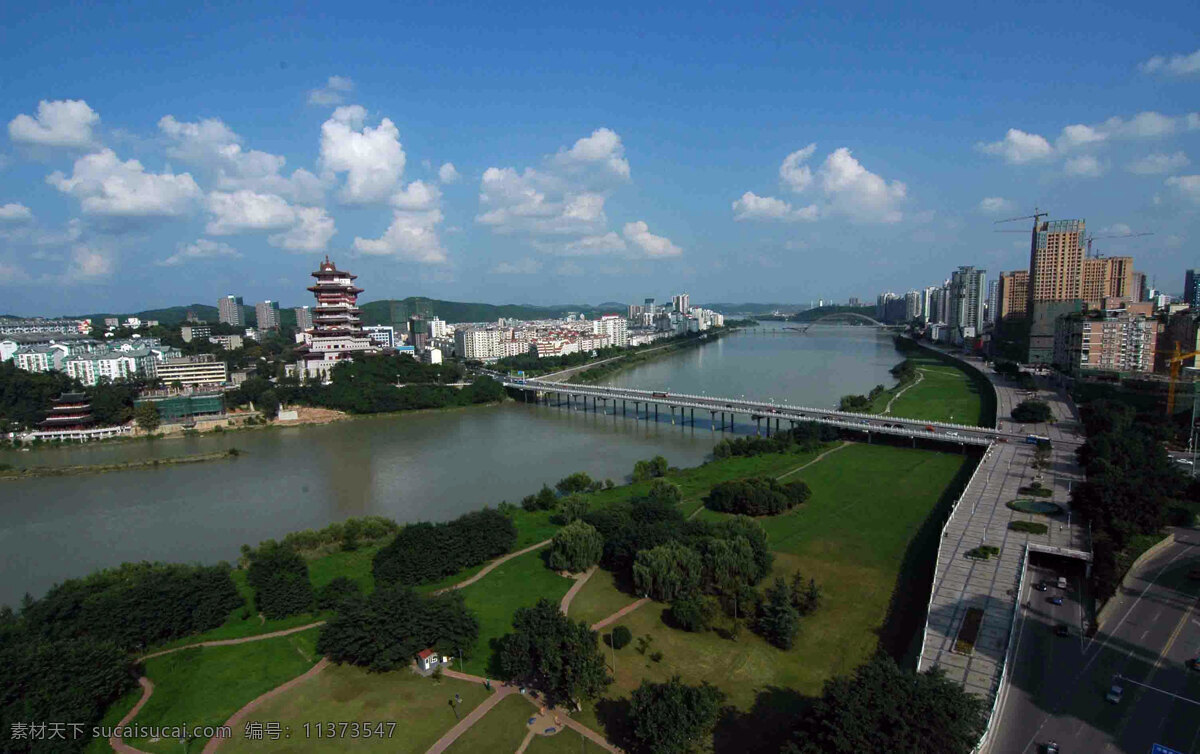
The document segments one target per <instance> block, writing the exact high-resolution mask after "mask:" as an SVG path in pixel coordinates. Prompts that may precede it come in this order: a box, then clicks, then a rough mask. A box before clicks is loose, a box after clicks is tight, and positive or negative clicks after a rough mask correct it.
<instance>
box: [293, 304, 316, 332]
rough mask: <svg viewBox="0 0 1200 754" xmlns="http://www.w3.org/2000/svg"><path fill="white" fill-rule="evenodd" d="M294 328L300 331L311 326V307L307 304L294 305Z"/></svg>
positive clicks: (309, 328)
mask: <svg viewBox="0 0 1200 754" xmlns="http://www.w3.org/2000/svg"><path fill="white" fill-rule="evenodd" d="M295 311H296V329H297V330H299V331H300V332H304V331H305V330H311V329H312V326H313V321H312V309H310V308H309V307H307V306H297V307H296V310H295Z"/></svg>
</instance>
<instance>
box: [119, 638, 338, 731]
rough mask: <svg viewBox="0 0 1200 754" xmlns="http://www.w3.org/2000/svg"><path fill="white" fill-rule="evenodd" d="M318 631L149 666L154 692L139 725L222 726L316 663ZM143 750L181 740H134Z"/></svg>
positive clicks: (205, 650)
mask: <svg viewBox="0 0 1200 754" xmlns="http://www.w3.org/2000/svg"><path fill="white" fill-rule="evenodd" d="M316 641H317V630H316V629H313V630H311V631H303V632H300V633H297V634H292V635H291V636H282V637H279V638H277V639H265V640H263V641H258V642H250V643H247V644H237V645H233V646H226V647H195V648H192V649H185V650H182V651H180V652H175V653H173V654H169V655H164V656H162V657H155V658H153V659H151V660H147V661H146V677H148V678H149V679H150V680H151V681H153V682H154V693H153V694H152V695H151V697H150V699H149V701H147V702H146V706H145V707H142V710H141V712H139V713H138V716H137V717H136V718H134V720H133V723H134V724H136V725H159V726H162V725H184V724H186V725H189V726H192V725H222V724H224V723H225V721H226V720H228V719H229V717H230V716H231V715H233V713H234V712H237V711H238V709H240V708H241V707H242V705H244V704H246V703H247V702H249V701H251V700H253V699H255V698H256V697H258V696H260V695H261V694H263V693H265V692H267V691H269V690H271V689H273V688H275V687H276V686H278V685H280V684H281V683H283V682H285V681H289V680H291V679H292V678H295V677H296V676H298V675H300V674H302V673H304V672H305V671H307V670H308V669H309V668H311V667H312V666H313V665H314V664H315V663H316V659H317V658H316V649H315V645H316ZM129 743H131V744H133V745H134V746H135V747H137V748H139V749H144V750H146V751H153V752H164V754H166V753H167V752H170V753H171V754H174V753H175V752H178V751H179V749H180V746H179V742H178V741H177V740H175V739H171V740H160V741H148V740H144V739H138V740H135V741H130V742H129Z"/></svg>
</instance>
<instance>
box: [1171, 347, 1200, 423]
mask: <svg viewBox="0 0 1200 754" xmlns="http://www.w3.org/2000/svg"><path fill="white" fill-rule="evenodd" d="M1196 356H1200V351H1192V352H1190V353H1183V352H1182V351H1181V350H1180V348H1179V344H1178V343H1176V344H1175V353H1173V354H1171V358H1170V359H1168V361H1167V364H1168V365H1169V366H1170V374H1171V381H1170V384H1169V385H1168V386H1167V418H1170V417H1171V415H1172V414H1174V413H1175V385H1176V383H1178V382H1179V371H1180V369H1182V368H1183V362H1184V361H1187V360H1188V359H1191V358H1193V357H1196Z"/></svg>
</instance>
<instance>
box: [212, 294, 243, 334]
mask: <svg viewBox="0 0 1200 754" xmlns="http://www.w3.org/2000/svg"><path fill="white" fill-rule="evenodd" d="M217 320H218V321H219V322H223V323H225V324H227V325H234V326H236V327H243V326H245V324H246V311H245V309H243V308H242V297H241V296H233V295H229V296H225V297H224V298H219V299H217Z"/></svg>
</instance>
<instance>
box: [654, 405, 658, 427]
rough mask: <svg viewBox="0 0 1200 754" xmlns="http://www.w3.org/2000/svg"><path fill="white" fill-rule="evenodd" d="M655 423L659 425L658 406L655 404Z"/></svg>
mask: <svg viewBox="0 0 1200 754" xmlns="http://www.w3.org/2000/svg"><path fill="white" fill-rule="evenodd" d="M654 423H655V424H658V404H657V403H655V404H654Z"/></svg>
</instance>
